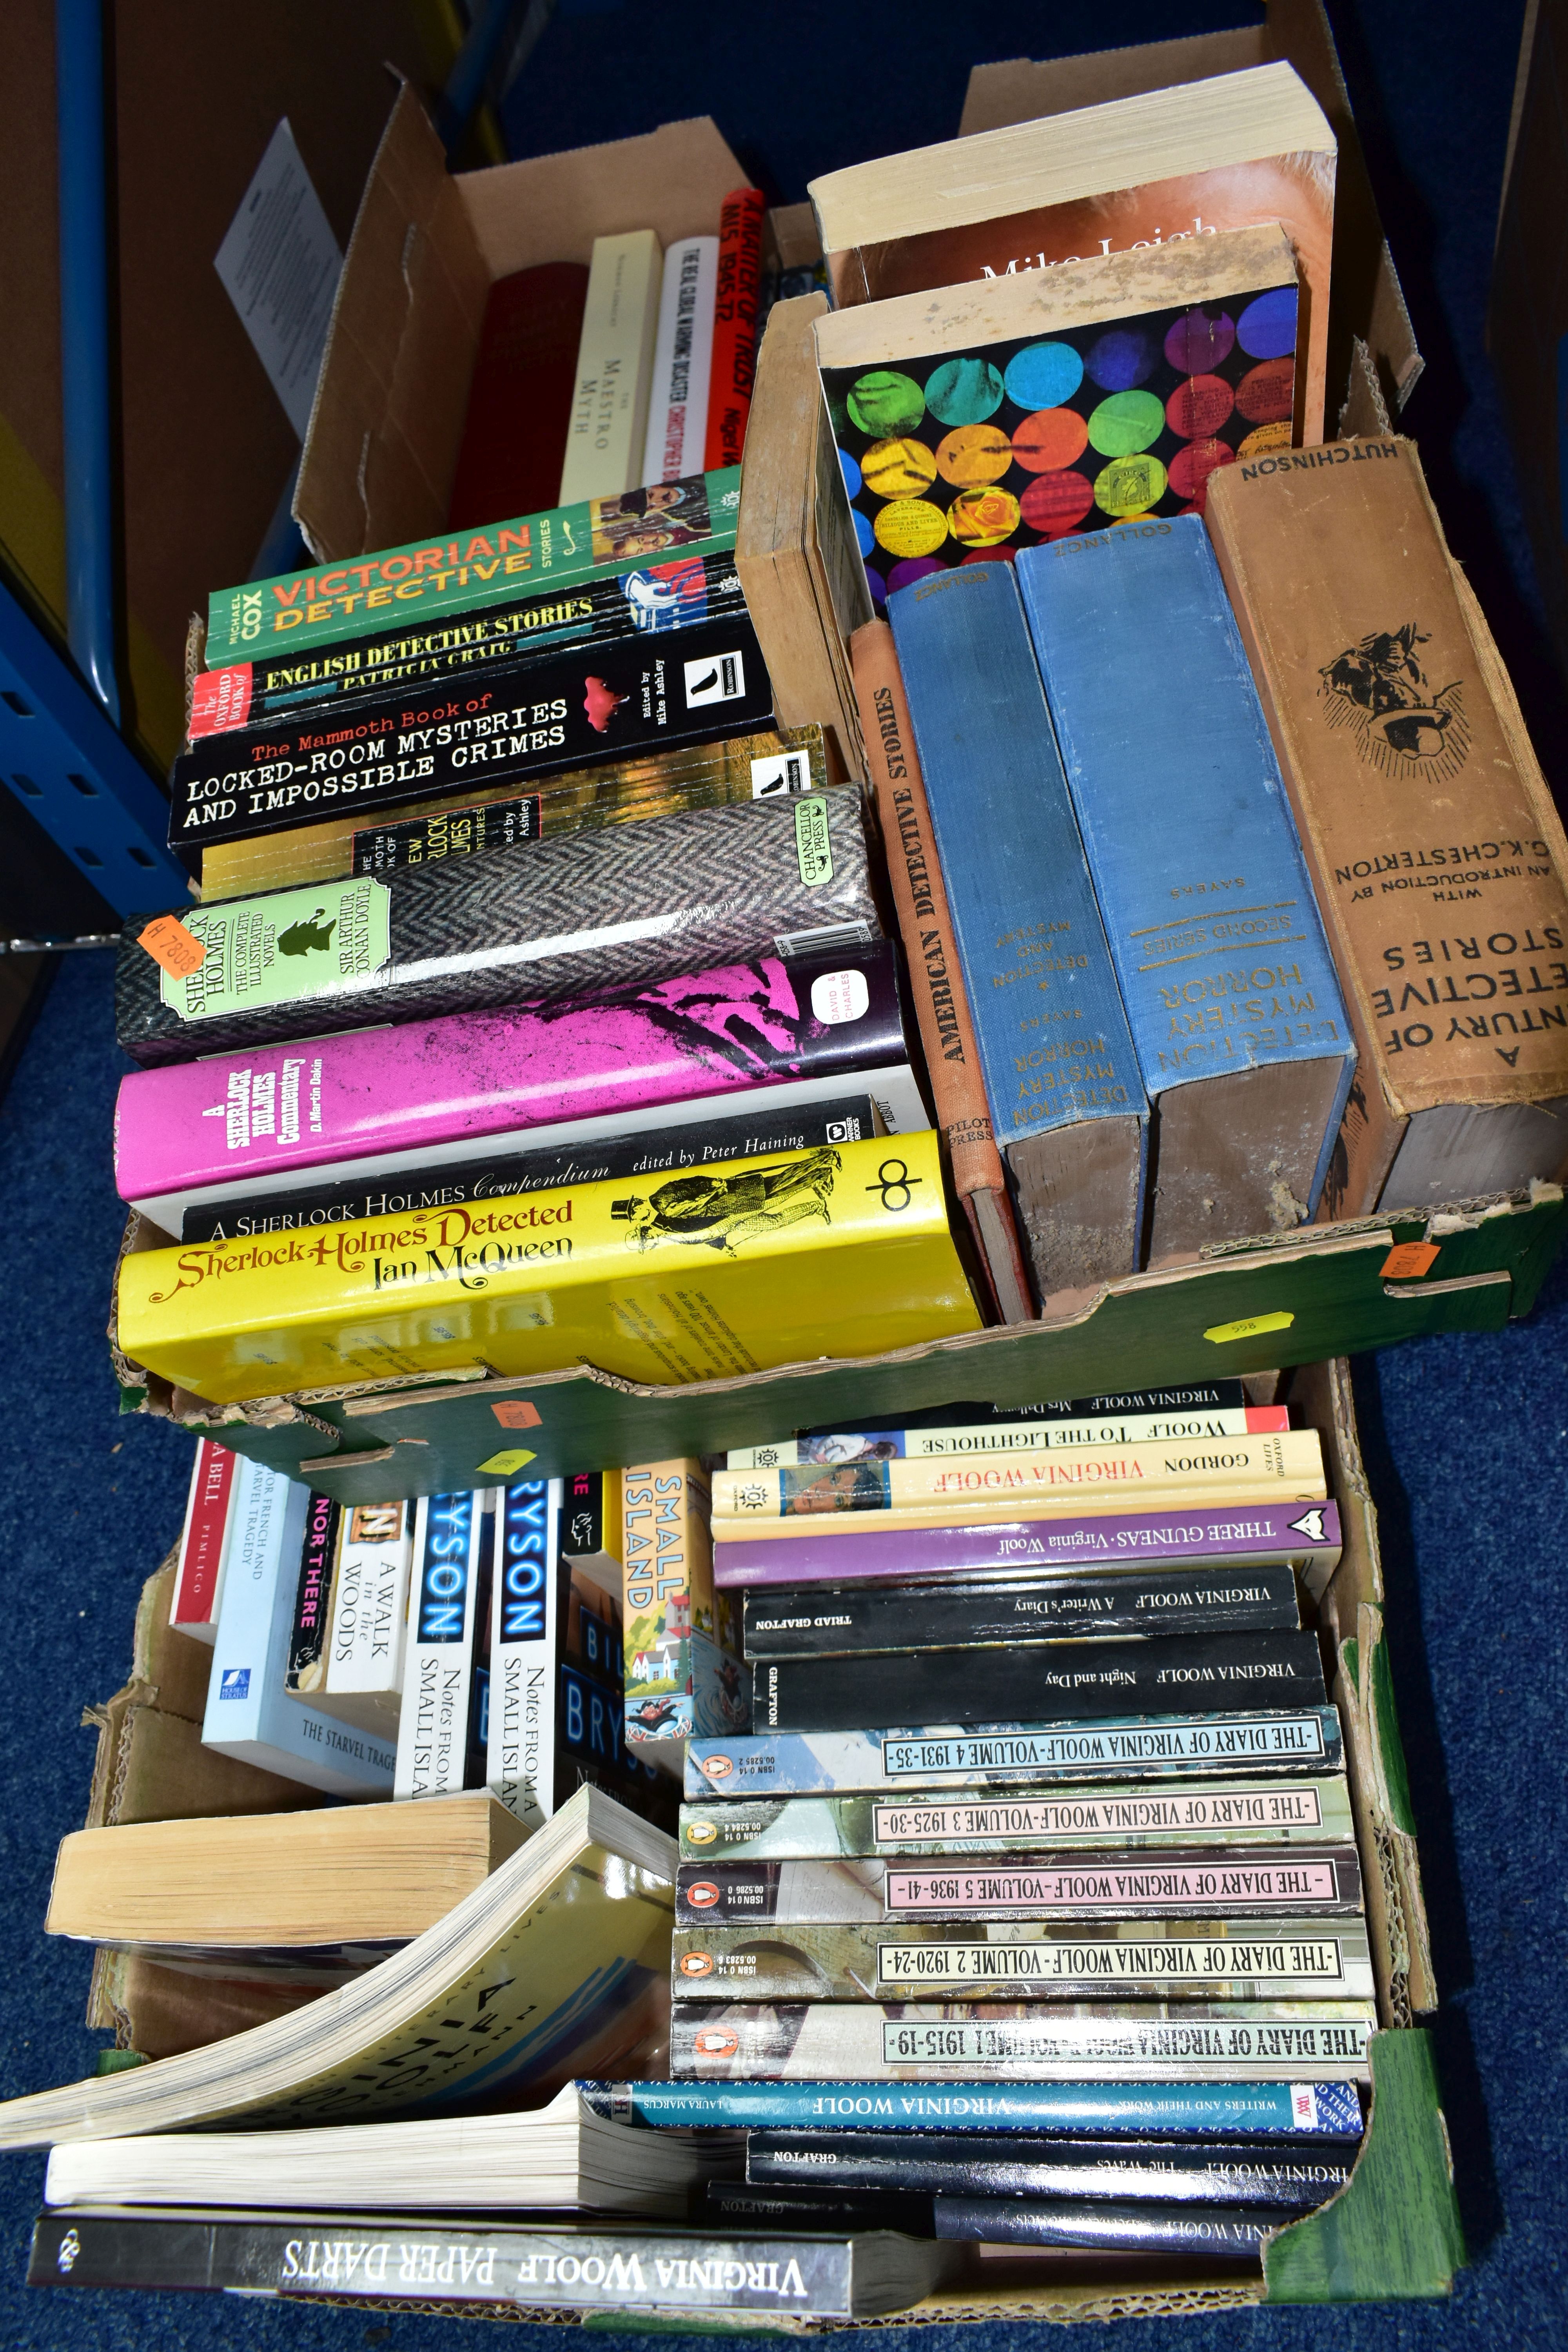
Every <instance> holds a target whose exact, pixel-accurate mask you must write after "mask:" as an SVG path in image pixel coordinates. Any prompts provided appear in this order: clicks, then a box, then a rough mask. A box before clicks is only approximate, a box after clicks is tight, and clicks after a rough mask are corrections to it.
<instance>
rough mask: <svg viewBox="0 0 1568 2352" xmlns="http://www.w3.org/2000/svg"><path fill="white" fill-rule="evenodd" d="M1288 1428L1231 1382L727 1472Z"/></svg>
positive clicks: (946, 1414) (791, 1440) (858, 1435)
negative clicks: (1249, 1401) (808, 1464)
mask: <svg viewBox="0 0 1568 2352" xmlns="http://www.w3.org/2000/svg"><path fill="white" fill-rule="evenodd" d="M1289 1426H1290V1415H1289V1410H1288V1408H1287V1407H1286V1406H1284V1405H1279V1404H1248V1402H1247V1395H1246V1391H1245V1390H1244V1389H1243V1386H1242V1383H1241V1382H1240V1381H1194V1382H1193V1383H1192V1384H1191V1385H1190V1386H1187V1387H1184V1388H1175V1389H1165V1390H1147V1389H1138V1390H1133V1391H1129V1392H1127V1393H1125V1394H1123V1395H1121V1396H1100V1397H1079V1398H1077V1399H1075V1400H1073V1401H1072V1402H1064V1403H1060V1404H1031V1405H1016V1406H1009V1405H987V1404H951V1405H932V1406H931V1408H930V1409H929V1410H928V1411H927V1412H923V1413H910V1414H908V1415H906V1417H905V1418H904V1421H903V1423H902V1424H901V1425H894V1426H891V1427H889V1428H885V1429H879V1428H873V1427H872V1426H871V1425H870V1424H869V1423H867V1424H866V1425H864V1426H863V1427H857V1428H854V1429H847V1430H845V1429H806V1430H802V1431H801V1432H800V1433H799V1434H798V1435H796V1436H795V1437H785V1438H779V1439H776V1440H774V1441H773V1443H772V1444H767V1445H741V1446H731V1449H730V1451H729V1453H728V1454H726V1455H725V1456H724V1466H725V1468H726V1469H727V1470H785V1469H790V1468H793V1467H795V1466H796V1465H800V1464H803V1463H808V1462H820V1463H825V1464H826V1465H830V1466H832V1467H835V1468H837V1466H838V1465H840V1464H843V1463H846V1462H863V1461H869V1462H902V1461H906V1460H908V1461H918V1460H920V1459H921V1458H923V1457H925V1456H928V1455H932V1454H943V1455H952V1454H1029V1453H1033V1452H1036V1451H1037V1449H1038V1448H1040V1447H1042V1446H1050V1445H1136V1444H1140V1443H1142V1442H1143V1441H1145V1440H1147V1439H1160V1440H1170V1439H1176V1438H1199V1437H1246V1436H1254V1435H1262V1434H1263V1433H1266V1432H1268V1431H1270V1430H1284V1429H1289Z"/></svg>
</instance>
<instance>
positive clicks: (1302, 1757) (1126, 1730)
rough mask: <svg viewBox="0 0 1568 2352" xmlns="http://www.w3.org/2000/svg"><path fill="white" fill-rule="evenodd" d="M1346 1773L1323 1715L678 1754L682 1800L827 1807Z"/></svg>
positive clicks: (1169, 1720) (1172, 1719) (948, 1728)
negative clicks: (820, 1801) (761, 1800)
mask: <svg viewBox="0 0 1568 2352" xmlns="http://www.w3.org/2000/svg"><path fill="white" fill-rule="evenodd" d="M1343 1762H1344V1748H1343V1743H1342V1738H1341V1735H1340V1718H1339V1715H1338V1713H1337V1712H1336V1710H1335V1709H1334V1708H1333V1707H1331V1706H1318V1707H1310V1708H1307V1709H1304V1710H1302V1711H1301V1712H1300V1713H1287V1712H1279V1713H1274V1712H1268V1713H1265V1712H1263V1711H1261V1710H1260V1711H1259V1712H1258V1713H1257V1714H1247V1715H1244V1714H1233V1715H1189V1716H1165V1717H1163V1718H1161V1719H1160V1720H1158V1721H1156V1722H1152V1723H1145V1722H1142V1721H1140V1720H1139V1719H1138V1718H1137V1717H1125V1718H1122V1719H1120V1720H1104V1721H1100V1722H1091V1723H1078V1724H1068V1725H1064V1726H1063V1727H1061V1728H1060V1729H1058V1728H1057V1727H1055V1726H1054V1725H1051V1724H1048V1723H997V1724H987V1725H985V1726H984V1727H977V1726H974V1725H972V1724H957V1723H942V1724H931V1725H927V1726H924V1727H921V1728H913V1727H907V1726H904V1725H900V1726H898V1727H892V1728H889V1729H887V1730H881V1729H878V1730H867V1731H817V1732H809V1733H808V1732H799V1731H772V1732H754V1733H752V1736H751V1738H747V1739H722V1740H721V1739H691V1740H688V1742H687V1745H686V1795H687V1799H688V1801H692V1800H695V1799H709V1800H711V1799H712V1798H714V1797H750V1796H753V1795H755V1794H756V1793H757V1792H758V1791H759V1790H762V1791H763V1792H764V1793H766V1794H767V1795H769V1796H772V1795H775V1794H776V1795H778V1796H803V1797H807V1796H817V1795H822V1796H830V1795H834V1794H837V1792H838V1791H839V1790H844V1791H845V1792H847V1793H848V1792H858V1791H862V1790H863V1791H865V1792H866V1793H868V1794H871V1795H879V1796H899V1797H902V1798H908V1797H909V1796H910V1794H911V1793H915V1792H918V1793H919V1794H920V1795H921V1797H922V1798H925V1797H934V1796H935V1795H937V1794H938V1793H951V1792H953V1791H956V1790H964V1789H997V1790H1003V1789H1005V1788H1006V1787H1007V1786H1008V1785H1009V1783H1011V1784H1012V1785H1013V1786H1014V1787H1024V1786H1026V1785H1027V1784H1029V1783H1030V1782H1038V1781H1042V1780H1059V1781H1074V1782H1077V1781H1080V1780H1105V1781H1112V1782H1117V1781H1124V1780H1126V1777H1127V1775H1128V1774H1129V1773H1130V1772H1141V1773H1145V1774H1147V1775H1148V1776H1149V1777H1150V1778H1151V1779H1152V1780H1170V1779H1177V1780H1193V1779H1195V1778H1196V1777H1197V1776H1198V1775H1200V1774H1205V1773H1206V1774H1211V1775H1212V1774H1213V1773H1215V1772H1219V1771H1244V1772H1247V1773H1253V1772H1260V1771H1267V1772H1270V1773H1273V1772H1294V1773H1300V1774H1304V1775H1308V1776H1310V1775H1313V1774H1316V1773H1320V1772H1322V1771H1324V1770H1325V1769H1326V1770H1329V1771H1336V1772H1337V1771H1338V1770H1339V1769H1340V1768H1341V1767H1342V1764H1343Z"/></svg>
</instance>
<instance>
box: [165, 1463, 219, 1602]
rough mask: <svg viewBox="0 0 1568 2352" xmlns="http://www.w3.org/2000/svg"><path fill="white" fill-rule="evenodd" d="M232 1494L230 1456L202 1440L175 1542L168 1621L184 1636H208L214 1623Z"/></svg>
mask: <svg viewBox="0 0 1568 2352" xmlns="http://www.w3.org/2000/svg"><path fill="white" fill-rule="evenodd" d="M233 1491H234V1456H233V1454H230V1453H229V1451H228V1449H227V1447H226V1446H223V1445H215V1444H213V1443H212V1441H211V1439H210V1438H206V1437H204V1438H203V1439H202V1440H201V1442H200V1444H198V1445H197V1447H196V1460H195V1468H194V1469H193V1471H192V1472H191V1492H190V1496H189V1499H188V1500H187V1502H186V1505H185V1525H184V1532H183V1534H182V1535H181V1538H180V1562H179V1566H178V1568H177V1569H176V1570H175V1571H174V1599H173V1601H171V1602H170V1605H169V1622H170V1624H171V1625H174V1626H175V1627H177V1628H178V1629H179V1631H180V1632H181V1633H196V1634H206V1635H210V1634H211V1633H212V1630H213V1628H214V1626H215V1625H216V1622H217V1599H218V1585H219V1582H220V1580H221V1574H222V1569H223V1543H224V1535H225V1532H226V1528H227V1526H228V1505H229V1497H230V1496H231V1495H232V1493H233Z"/></svg>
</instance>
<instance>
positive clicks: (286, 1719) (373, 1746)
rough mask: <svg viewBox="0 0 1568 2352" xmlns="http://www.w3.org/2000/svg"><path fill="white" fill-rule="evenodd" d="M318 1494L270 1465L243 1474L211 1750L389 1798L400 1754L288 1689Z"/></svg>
mask: <svg viewBox="0 0 1568 2352" xmlns="http://www.w3.org/2000/svg"><path fill="white" fill-rule="evenodd" d="M309 1502H310V1489H309V1487H307V1486H301V1485H300V1484H299V1482H298V1481H297V1480H294V1479H289V1478H285V1477H283V1476H282V1475H281V1474H280V1473H279V1472H278V1471H276V1470H268V1468H267V1467H266V1466H265V1465H263V1464H262V1463H259V1462H250V1461H243V1462H241V1463H240V1465H239V1466H238V1469H237V1472H236V1475H235V1486H234V1496H233V1501H232V1504H231V1507H230V1531H229V1538H228V1559H227V1565H226V1572H225V1576H224V1585H223V1602H222V1607H221V1609H220V1610H219V1612H218V1624H217V1636H216V1641H215V1643H214V1645H213V1669H212V1680H211V1682H210V1683H209V1685H208V1686H207V1706H206V1717H205V1721H204V1723H203V1726H202V1738H203V1741H204V1742H205V1745H206V1746H207V1747H209V1748H216V1749H217V1751H218V1752H219V1753H220V1754H221V1755H224V1756H235V1757H238V1758H239V1759H241V1760H242V1761H243V1762H245V1763H247V1764H257V1765H259V1766H260V1767H261V1768H262V1769H264V1770H266V1771H268V1772H277V1773H279V1774H281V1775H282V1776H283V1777H284V1778H285V1779H287V1780H300V1781H302V1782H303V1783H304V1784H305V1786H306V1787H307V1788H311V1789H320V1790H322V1791H323V1792H324V1793H325V1794H326V1795H328V1796H334V1797H385V1796H387V1795H388V1794H389V1793H390V1791H391V1787H392V1766H393V1757H392V1750H391V1748H389V1747H388V1746H387V1745H386V1743H385V1742H384V1741H382V1740H377V1739H374V1738H371V1737H370V1736H369V1735H368V1734H367V1733H364V1732H363V1731H359V1730H357V1729H355V1728H354V1727H353V1726H352V1725H349V1724H344V1723H337V1722H334V1721H333V1719H332V1717H331V1716H329V1715H322V1714H321V1713H320V1712H319V1711H318V1710H317V1709H316V1708H315V1707H312V1706H305V1705H303V1704H302V1703H301V1702H300V1700H298V1699H292V1698H290V1697H289V1696H288V1694H287V1692H286V1691H285V1690H284V1687H283V1676H284V1673H285V1671H286V1668H287V1665H288V1659H289V1633H290V1632H291V1630H292V1627H293V1622H294V1595H295V1588H296V1585H297V1583H298V1580H299V1573H300V1544H301V1542H302V1541H303V1539H304V1533H305V1513H306V1508H307V1506H308V1504H309Z"/></svg>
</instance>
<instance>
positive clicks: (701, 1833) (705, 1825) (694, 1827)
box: [686, 1822, 719, 1845]
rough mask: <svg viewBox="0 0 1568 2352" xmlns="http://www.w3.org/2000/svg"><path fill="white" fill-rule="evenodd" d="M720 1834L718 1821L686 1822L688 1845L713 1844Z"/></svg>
mask: <svg viewBox="0 0 1568 2352" xmlns="http://www.w3.org/2000/svg"><path fill="white" fill-rule="evenodd" d="M718 1834H719V1824H718V1822H687V1824H686V1843H687V1844H688V1845H711V1844H712V1843H713V1841H714V1839H715V1838H716V1837H717V1836H718Z"/></svg>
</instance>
